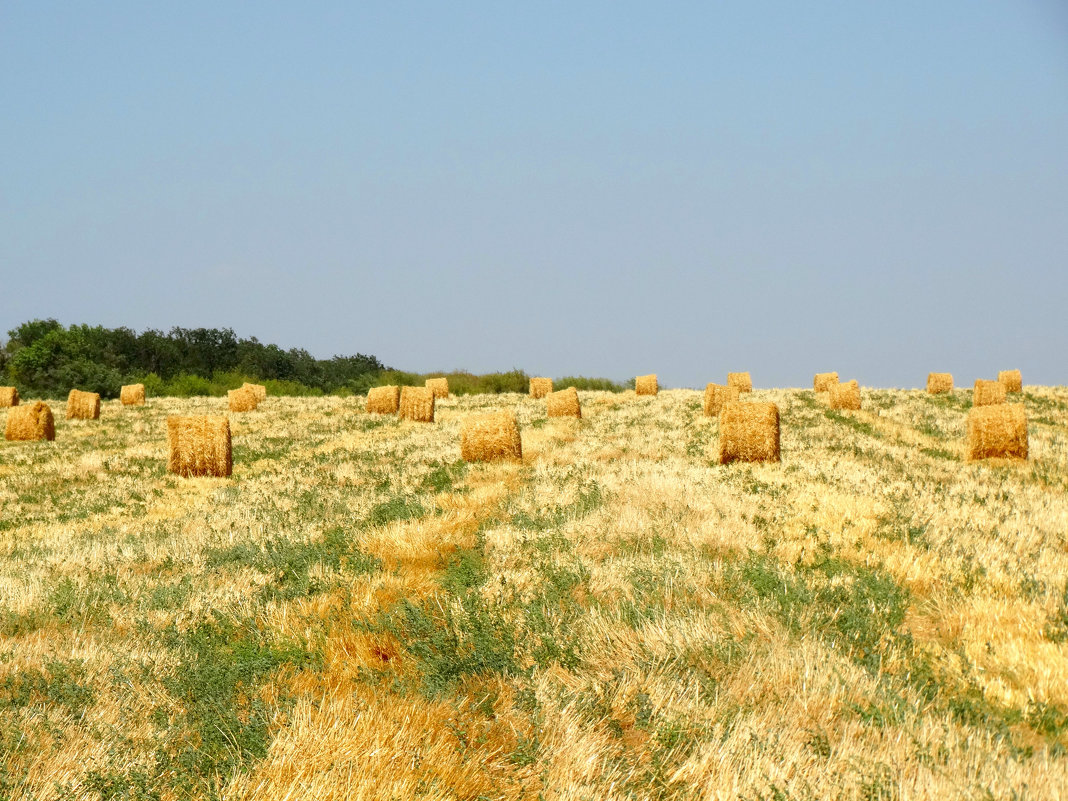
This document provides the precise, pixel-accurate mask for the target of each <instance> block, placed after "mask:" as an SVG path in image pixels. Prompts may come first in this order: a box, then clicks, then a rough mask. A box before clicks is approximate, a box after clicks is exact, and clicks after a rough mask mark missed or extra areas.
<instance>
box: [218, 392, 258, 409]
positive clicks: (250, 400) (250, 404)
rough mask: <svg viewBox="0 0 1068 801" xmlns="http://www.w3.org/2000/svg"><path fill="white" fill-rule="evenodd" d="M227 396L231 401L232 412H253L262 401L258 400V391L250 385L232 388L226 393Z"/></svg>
mask: <svg viewBox="0 0 1068 801" xmlns="http://www.w3.org/2000/svg"><path fill="white" fill-rule="evenodd" d="M226 397H227V399H228V400H229V401H230V411H231V412H251V411H252V410H253V409H255V408H256V407H257V406H259V403H260V402H259V401H258V400H256V393H255V392H253V391H252V390H251V389H249V388H248V387H241V388H240V389H231V390H230V391H229V392H227V393H226Z"/></svg>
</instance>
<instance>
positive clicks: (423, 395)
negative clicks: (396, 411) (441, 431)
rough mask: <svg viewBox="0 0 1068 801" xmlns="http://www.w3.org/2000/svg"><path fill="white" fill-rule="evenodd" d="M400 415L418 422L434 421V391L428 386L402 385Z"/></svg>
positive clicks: (404, 418) (402, 417)
mask: <svg viewBox="0 0 1068 801" xmlns="http://www.w3.org/2000/svg"><path fill="white" fill-rule="evenodd" d="M400 416H401V419H402V420H414V421H415V422H417V423H433V422H434V391H433V390H432V389H429V388H427V387H401V391H400Z"/></svg>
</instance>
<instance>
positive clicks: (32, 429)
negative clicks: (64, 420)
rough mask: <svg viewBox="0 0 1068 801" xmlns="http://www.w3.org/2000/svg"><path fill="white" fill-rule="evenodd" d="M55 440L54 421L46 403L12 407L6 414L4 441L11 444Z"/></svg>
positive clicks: (39, 402)
mask: <svg viewBox="0 0 1068 801" xmlns="http://www.w3.org/2000/svg"><path fill="white" fill-rule="evenodd" d="M55 438H56V420H55V418H54V417H53V416H52V409H51V407H49V405H48V404H47V403H42V402H41V401H37V402H35V403H27V404H24V405H22V406H14V407H12V409H11V411H10V412H8V413H7V427H6V428H5V429H4V439H7V440H10V441H11V442H26V441H29V440H48V441H49V442H51V441H52V440H54V439H55Z"/></svg>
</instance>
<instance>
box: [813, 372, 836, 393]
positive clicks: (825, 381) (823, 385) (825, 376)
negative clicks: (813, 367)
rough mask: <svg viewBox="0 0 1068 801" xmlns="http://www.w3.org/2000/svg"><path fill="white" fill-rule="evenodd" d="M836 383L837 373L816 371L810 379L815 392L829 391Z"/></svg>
mask: <svg viewBox="0 0 1068 801" xmlns="http://www.w3.org/2000/svg"><path fill="white" fill-rule="evenodd" d="M837 385H838V373H816V377H815V378H813V379H812V388H813V389H814V390H815V391H816V392H830V391H831V389H832V388H833V387H836V386H837Z"/></svg>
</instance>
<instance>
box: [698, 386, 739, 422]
mask: <svg viewBox="0 0 1068 801" xmlns="http://www.w3.org/2000/svg"><path fill="white" fill-rule="evenodd" d="M738 396H739V393H738V387H725V386H723V385H722V384H708V385H707V386H706V387H705V414H706V415H708V416H709V417H719V413H720V412H721V411H723V406H724V404H726V403H731V402H734V401H737V400H738Z"/></svg>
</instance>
